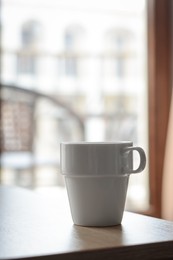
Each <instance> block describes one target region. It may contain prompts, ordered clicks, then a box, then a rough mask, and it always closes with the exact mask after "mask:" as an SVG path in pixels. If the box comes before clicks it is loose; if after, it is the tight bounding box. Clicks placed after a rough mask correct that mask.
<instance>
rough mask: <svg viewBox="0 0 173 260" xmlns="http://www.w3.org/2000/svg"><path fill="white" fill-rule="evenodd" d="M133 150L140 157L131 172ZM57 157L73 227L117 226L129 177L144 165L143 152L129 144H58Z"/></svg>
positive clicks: (128, 142) (120, 217)
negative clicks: (58, 156) (59, 161)
mask: <svg viewBox="0 0 173 260" xmlns="http://www.w3.org/2000/svg"><path fill="white" fill-rule="evenodd" d="M133 151H137V152H138V153H139V157H140V162H139V166H138V168H137V169H133ZM60 154H61V173H62V174H63V175H64V177H65V183H66V188H67V193H68V198H69V204H70V209H71V215H72V219H73V222H74V224H77V225H82V226H112V225H117V224H120V223H121V221H122V217H123V212H124V206H125V201H126V193H127V187H128V181H129V175H130V174H131V173H138V172H141V171H142V170H143V169H144V168H145V165H146V156H145V152H144V151H143V149H142V148H140V147H134V146H133V143H132V142H130V141H127V142H125V141H122V142H78V143H74V142H66V143H61V145H60Z"/></svg>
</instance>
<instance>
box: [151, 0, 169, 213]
mask: <svg viewBox="0 0 173 260" xmlns="http://www.w3.org/2000/svg"><path fill="white" fill-rule="evenodd" d="M172 2H173V1H172V0H147V30H148V102H149V107H148V109H149V115H148V117H149V172H150V174H149V188H150V194H149V198H150V201H149V202H150V208H149V211H148V212H147V213H148V214H149V215H152V216H155V217H161V210H162V209H161V194H162V177H163V165H164V155H165V143H166V136H167V126H168V118H169V110H170V99H171V91H172V63H173V62H172V57H173V56H172V51H173V50H172V48H171V41H172V27H173V25H172V24H173V23H172V22H173V21H172V19H171V13H172V12H173V11H172V9H173V3H172Z"/></svg>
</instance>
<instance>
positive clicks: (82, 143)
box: [60, 141, 133, 145]
mask: <svg viewBox="0 0 173 260" xmlns="http://www.w3.org/2000/svg"><path fill="white" fill-rule="evenodd" d="M60 144H63V145H92V144H93V145H116V144H133V142H132V141H114V142H111V141H110V142H109V141H108V142H107V141H106V142H85V141H80V142H74V141H72V142H61V143H60Z"/></svg>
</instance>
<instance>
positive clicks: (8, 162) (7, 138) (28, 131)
mask: <svg viewBox="0 0 173 260" xmlns="http://www.w3.org/2000/svg"><path fill="white" fill-rule="evenodd" d="M0 101H1V127H0V149H1V160H0V164H1V165H0V166H1V173H0V180H1V178H2V173H4V174H5V170H11V171H14V172H15V173H16V176H17V179H16V181H18V178H19V177H20V175H21V174H22V173H23V172H24V171H29V172H30V177H31V186H32V187H33V186H35V184H36V183H35V170H36V168H37V167H40V166H41V167H43V166H53V167H56V168H57V169H58V167H59V151H58V146H59V142H61V141H64V140H66V141H71V140H72V139H73V136H72V134H73V131H74V132H75V134H76V136H75V139H76V140H77V139H79V140H82V139H83V138H84V124H83V121H82V119H81V118H80V116H79V115H78V114H77V113H76V112H75V111H73V110H72V108H70V107H69V106H68V105H67V104H65V103H63V102H62V101H60V100H59V99H58V98H56V97H52V96H49V95H46V94H43V93H40V92H36V91H33V90H29V89H24V88H20V87H16V86H5V85H3V86H2V87H1V98H0ZM45 118H46V120H45ZM51 120H53V121H51ZM50 122H54V123H53V124H52V125H53V128H54V132H51V130H50V125H51V123H50ZM71 122H73V123H72V124H71ZM74 122H75V124H74ZM75 127H76V128H75ZM46 128H47V129H46ZM74 129H75V130H74ZM40 135H42V138H40ZM53 135H54V136H53ZM47 137H50V138H49V139H51V143H50V142H49V145H48V144H47V143H46V142H45V140H46V139H47ZM51 145H52V147H51ZM48 146H49V147H48ZM48 151H53V152H50V153H49V152H48Z"/></svg>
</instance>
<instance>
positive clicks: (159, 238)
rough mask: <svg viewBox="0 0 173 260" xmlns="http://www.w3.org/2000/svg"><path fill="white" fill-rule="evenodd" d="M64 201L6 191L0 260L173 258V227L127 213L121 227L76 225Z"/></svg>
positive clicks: (0, 199)
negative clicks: (30, 259) (29, 259)
mask: <svg viewBox="0 0 173 260" xmlns="http://www.w3.org/2000/svg"><path fill="white" fill-rule="evenodd" d="M60 199H61V198H60V197H57V199H56V197H55V198H54V199H53V200H51V199H50V198H49V196H47V197H46V196H43V195H41V194H36V193H35V192H33V191H28V190H25V189H20V188H14V187H7V186H1V187H0V259H28V258H31V257H32V259H38V260H39V259H57V260H58V259H70V260H73V259H81V260H82V259H85V260H86V259H99V260H101V259H106V260H107V259H140V258H141V259H166V258H169V257H170V258H173V222H168V221H164V220H160V219H155V218H151V217H147V216H142V215H138V214H134V213H129V212H125V214H124V217H123V221H122V224H121V225H118V226H114V227H105V228H96V227H94V228H93V227H92V228H91V227H81V226H76V225H73V223H72V220H71V216H70V212H69V207H68V205H66V202H67V201H66V199H65V200H64V203H65V205H64V206H63V207H62V203H60Z"/></svg>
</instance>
